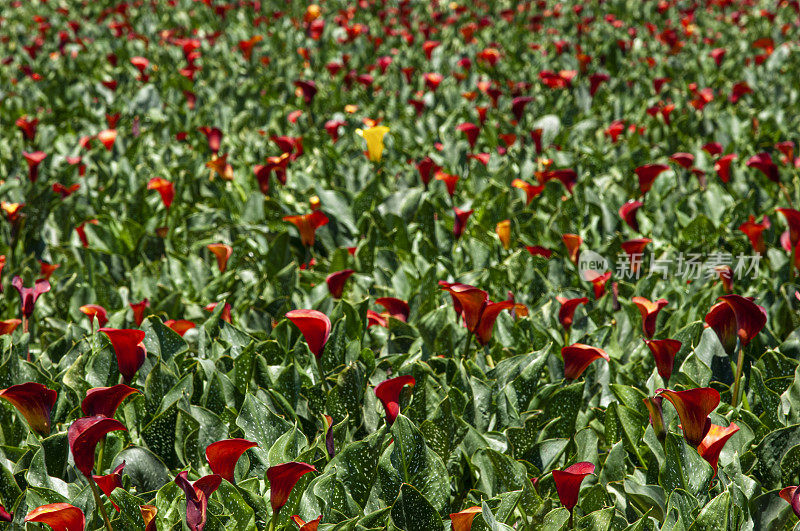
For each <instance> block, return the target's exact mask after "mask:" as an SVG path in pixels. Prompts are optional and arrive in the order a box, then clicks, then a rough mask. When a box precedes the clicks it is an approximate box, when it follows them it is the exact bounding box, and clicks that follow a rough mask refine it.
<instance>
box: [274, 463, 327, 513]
mask: <svg viewBox="0 0 800 531" xmlns="http://www.w3.org/2000/svg"><path fill="white" fill-rule="evenodd" d="M316 470H317V469H316V468H314V467H313V466H312V465H309V464H308V463H300V462H297V461H290V462H288V463H283V464H280V465H275V466H271V467H269V468H268V469H267V479H268V480H269V501H270V504H271V505H272V511H273V512H278V511H280V510H281V507H283V506H284V505H285V504H286V502H287V501H288V500H289V495H290V494H291V493H292V489H294V486H295V485H296V484H297V481H298V480H299V479H300V478H301V477H303V475H305V474H308V473H309V472H316Z"/></svg>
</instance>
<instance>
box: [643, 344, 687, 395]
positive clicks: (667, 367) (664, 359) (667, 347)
mask: <svg viewBox="0 0 800 531" xmlns="http://www.w3.org/2000/svg"><path fill="white" fill-rule="evenodd" d="M644 342H645V344H646V345H647V348H649V349H650V352H652V353H653V358H655V361H656V369H657V370H658V375H659V376H661V379H662V380H664V385H666V384H667V383H669V378H670V376H672V368H673V364H674V362H675V355H676V354H677V353H678V351H679V350H680V349H681V342H680V341H678V340H676V339H649V340H648V339H645V340H644Z"/></svg>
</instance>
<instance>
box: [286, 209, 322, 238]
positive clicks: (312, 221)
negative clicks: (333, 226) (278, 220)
mask: <svg viewBox="0 0 800 531" xmlns="http://www.w3.org/2000/svg"><path fill="white" fill-rule="evenodd" d="M283 221H288V222H289V223H292V224H294V226H295V227H297V230H298V231H299V232H300V241H301V242H302V243H303V245H305V246H306V247H312V246H313V245H314V236H315V234H316V231H317V229H318V228H320V227H322V226H323V225H327V224H328V216H326V215H325V214H323V213H322V212H321V211H319V210H315V211H314V212H312V213H311V214H303V215H298V216H286V217H284V218H283Z"/></svg>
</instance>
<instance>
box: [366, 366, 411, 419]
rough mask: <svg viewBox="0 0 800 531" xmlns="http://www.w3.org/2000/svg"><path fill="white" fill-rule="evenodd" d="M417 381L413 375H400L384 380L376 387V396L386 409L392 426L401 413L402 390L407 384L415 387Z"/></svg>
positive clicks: (387, 417)
mask: <svg viewBox="0 0 800 531" xmlns="http://www.w3.org/2000/svg"><path fill="white" fill-rule="evenodd" d="M416 383H417V381H416V380H415V379H414V377H413V376H398V377H397V378H391V379H389V380H386V381H383V382H381V383H379V384H378V385H377V386H376V387H375V396H376V397H378V400H380V401H381V403H382V404H383V408H384V409H385V410H386V422H387V424H389V425H390V426H391V425H392V424H394V421H395V419H397V415H399V414H400V392H401V391H402V390H403V388H404V387H405V386H406V385H408V386H409V387H414V385H415V384H416Z"/></svg>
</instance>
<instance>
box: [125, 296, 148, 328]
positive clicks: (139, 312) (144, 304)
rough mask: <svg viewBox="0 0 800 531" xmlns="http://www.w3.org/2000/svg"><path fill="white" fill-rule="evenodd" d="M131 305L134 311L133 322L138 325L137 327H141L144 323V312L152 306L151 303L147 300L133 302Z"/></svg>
mask: <svg viewBox="0 0 800 531" xmlns="http://www.w3.org/2000/svg"><path fill="white" fill-rule="evenodd" d="M129 305H130V307H131V310H133V322H135V323H136V326H140V325H141V324H142V321H144V311H145V309H146V308H148V307H149V306H150V301H149V300H148V299H146V298H145V299H142V300H141V301H139V302H131V303H130V304H129Z"/></svg>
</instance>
